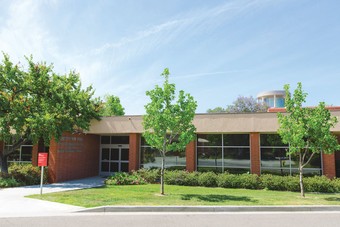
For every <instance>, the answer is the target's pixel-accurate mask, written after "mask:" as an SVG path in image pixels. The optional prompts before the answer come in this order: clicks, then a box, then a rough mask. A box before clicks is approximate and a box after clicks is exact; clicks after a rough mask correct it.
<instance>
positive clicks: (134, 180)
mask: <svg viewBox="0 0 340 227" xmlns="http://www.w3.org/2000/svg"><path fill="white" fill-rule="evenodd" d="M105 184H107V185H140V184H146V181H145V180H144V179H143V178H142V177H141V176H139V175H137V174H128V173H116V174H115V175H112V176H109V177H108V178H107V179H106V180H105Z"/></svg>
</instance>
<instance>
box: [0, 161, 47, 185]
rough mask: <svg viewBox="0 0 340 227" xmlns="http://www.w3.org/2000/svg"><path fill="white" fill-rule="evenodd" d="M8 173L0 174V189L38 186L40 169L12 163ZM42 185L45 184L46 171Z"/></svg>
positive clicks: (30, 165)
mask: <svg viewBox="0 0 340 227" xmlns="http://www.w3.org/2000/svg"><path fill="white" fill-rule="evenodd" d="M8 172H9V173H8V174H6V173H0V188H5V187H18V186H25V185H37V184H40V177H41V172H40V168H39V167H36V166H32V164H17V163H13V164H11V165H10V166H9V168H8ZM44 183H47V171H46V172H45V174H44Z"/></svg>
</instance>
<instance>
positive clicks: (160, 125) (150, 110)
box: [143, 68, 197, 195]
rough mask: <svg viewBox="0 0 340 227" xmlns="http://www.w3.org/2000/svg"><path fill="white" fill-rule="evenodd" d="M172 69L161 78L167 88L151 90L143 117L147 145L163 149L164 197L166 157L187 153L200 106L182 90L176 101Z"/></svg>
mask: <svg viewBox="0 0 340 227" xmlns="http://www.w3.org/2000/svg"><path fill="white" fill-rule="evenodd" d="M169 74H170V73H169V69H167V68H166V69H164V71H163V73H162V74H161V76H163V77H164V78H165V81H164V84H163V88H162V87H159V86H156V87H155V88H154V89H153V90H150V91H147V92H146V95H147V96H149V97H150V99H151V102H150V103H148V104H147V105H145V110H146V114H145V115H144V118H143V126H144V130H145V132H144V134H143V136H144V137H145V140H146V142H147V143H148V144H149V145H150V146H151V147H154V148H156V149H158V150H159V152H160V154H161V156H162V166H161V194H162V195H164V166H165V156H166V154H167V152H169V151H183V150H184V149H185V147H186V145H187V144H188V143H189V142H190V141H192V140H193V139H194V136H195V130H196V129H195V126H194V125H193V124H192V120H193V118H194V116H195V110H196V107H197V103H196V101H195V100H194V98H193V97H192V96H191V95H190V94H185V93H184V91H179V95H178V100H177V101H175V89H176V88H175V84H170V83H169V81H168V78H169Z"/></svg>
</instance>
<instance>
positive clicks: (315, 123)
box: [278, 83, 340, 196]
mask: <svg viewBox="0 0 340 227" xmlns="http://www.w3.org/2000/svg"><path fill="white" fill-rule="evenodd" d="M284 88H285V91H286V112H287V114H282V113H278V118H279V123H280V128H279V130H278V133H279V135H280V136H281V138H282V141H283V142H284V143H287V144H289V150H288V154H290V155H296V156H297V157H298V158H299V173H300V189H301V195H302V196H304V187H303V168H304V167H305V166H306V165H307V164H308V163H309V162H310V161H311V159H312V158H313V156H314V154H319V153H321V152H323V153H325V154H330V153H333V152H334V151H336V150H339V148H340V147H339V145H338V141H337V138H336V137H335V136H334V135H333V134H332V133H331V132H330V129H331V128H332V127H334V126H335V124H336V123H337V118H336V117H334V116H331V114H330V111H329V110H327V109H326V108H325V103H323V102H320V103H319V105H318V106H317V107H315V108H304V107H303V106H302V105H303V103H305V101H306V97H307V93H305V92H304V91H303V90H302V84H301V83H298V86H297V88H296V90H295V91H294V94H293V96H291V94H290V92H289V85H285V86H284Z"/></svg>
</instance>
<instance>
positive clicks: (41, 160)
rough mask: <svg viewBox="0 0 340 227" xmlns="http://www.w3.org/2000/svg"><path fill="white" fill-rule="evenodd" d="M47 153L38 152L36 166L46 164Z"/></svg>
mask: <svg viewBox="0 0 340 227" xmlns="http://www.w3.org/2000/svg"><path fill="white" fill-rule="evenodd" d="M47 159H48V153H38V166H47Z"/></svg>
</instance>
